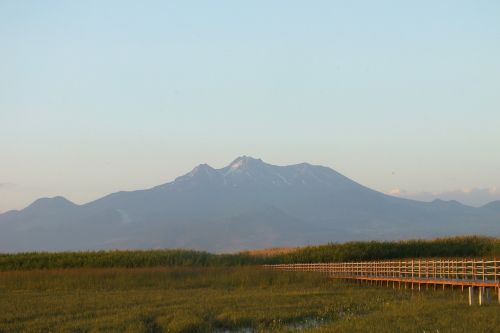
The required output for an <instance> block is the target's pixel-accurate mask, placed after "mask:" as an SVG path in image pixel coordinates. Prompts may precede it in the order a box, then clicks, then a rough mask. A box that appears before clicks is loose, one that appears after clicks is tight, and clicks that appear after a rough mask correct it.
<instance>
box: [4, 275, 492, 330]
mask: <svg viewBox="0 0 500 333" xmlns="http://www.w3.org/2000/svg"><path fill="white" fill-rule="evenodd" d="M499 311H500V306H499V305H498V304H496V303H495V302H493V303H492V305H490V306H485V307H478V306H474V307H469V306H468V305H467V301H466V295H465V293H464V294H462V293H461V292H459V291H453V292H452V291H450V290H446V291H438V292H431V291H429V292H425V291H423V292H416V291H415V292H413V293H412V292H411V291H409V290H393V289H392V288H385V287H375V286H367V285H362V286H360V285H354V284H352V283H346V282H341V281H332V280H330V279H328V278H327V277H326V276H324V275H321V274H318V273H290V272H277V271H267V270H263V269H259V268H256V267H251V266H246V267H198V268H196V267H170V268H98V269H96V268H79V269H55V270H54V269H52V270H47V269H46V270H17V271H4V272H0V332H9V333H10V332H228V331H229V332H253V331H256V332H288V331H298V330H300V331H301V332H498V331H500V316H499V315H498V313H499Z"/></svg>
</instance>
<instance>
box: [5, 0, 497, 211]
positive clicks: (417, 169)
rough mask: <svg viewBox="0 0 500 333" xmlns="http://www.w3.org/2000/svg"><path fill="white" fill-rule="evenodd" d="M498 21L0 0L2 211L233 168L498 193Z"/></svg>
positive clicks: (338, 5)
mask: <svg viewBox="0 0 500 333" xmlns="http://www.w3.org/2000/svg"><path fill="white" fill-rule="evenodd" d="M499 18H500V2H499V1H411V2H410V1H351V0H349V1H290V0H286V1H246V2H243V1H185V0H183V1H123V0H121V1H78V2H77V1H17V0H12V1H8V0H1V1H0V211H5V210H8V209H11V208H22V207H23V206H25V205H27V204H28V203H30V202H31V201H33V200H34V199H35V198H37V197H40V196H53V195H64V196H65V197H67V198H68V199H70V200H73V201H75V202H77V203H83V202H86V201H89V200H91V199H94V198H96V197H98V196H101V195H104V194H107V193H109V192H113V191H117V190H131V189H138V188H144V187H149V186H154V185H157V184H160V183H163V182H166V181H170V180H172V179H173V178H175V177H176V176H178V175H180V174H183V173H185V172H188V171H189V170H190V169H191V168H192V167H194V166H195V165H196V164H199V163H205V162H206V163H209V164H210V165H212V166H214V167H222V166H224V165H226V164H227V163H229V162H230V161H231V160H232V159H234V158H235V157H237V156H239V155H243V154H246V155H251V156H255V157H261V158H263V159H264V160H265V161H267V162H269V163H273V164H291V163H297V162H303V161H308V162H311V163H315V164H322V165H326V166H330V167H332V168H334V169H336V170H337V171H339V172H341V173H343V174H345V175H346V176H348V177H350V178H353V179H355V180H356V181H358V182H361V183H363V184H364V185H367V186H369V187H372V188H374V189H377V190H380V191H383V192H388V191H390V190H393V189H395V188H399V189H402V190H404V191H409V192H441V191H455V190H459V189H464V188H467V189H469V188H483V189H484V188H492V187H495V186H496V187H499V186H500V172H499V171H498V170H500V148H499V147H500V60H499V59H500V19H499ZM499 192H500V191H499ZM498 196H499V198H500V193H499V194H498Z"/></svg>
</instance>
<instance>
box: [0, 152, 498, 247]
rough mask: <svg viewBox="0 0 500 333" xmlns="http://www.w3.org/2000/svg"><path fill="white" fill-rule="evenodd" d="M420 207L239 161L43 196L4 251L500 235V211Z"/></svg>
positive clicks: (13, 228) (5, 223) (2, 228)
mask: <svg viewBox="0 0 500 333" xmlns="http://www.w3.org/2000/svg"><path fill="white" fill-rule="evenodd" d="M496 207H497V206H496V204H494V203H492V204H491V205H489V206H488V205H485V206H483V207H480V208H475V207H470V206H466V205H463V204H461V203H459V202H453V201H442V200H435V201H433V202H430V203H427V202H419V201H414V200H409V199H403V198H398V197H393V196H390V195H387V194H384V193H381V192H377V191H375V190H372V189H370V188H368V187H365V186H363V185H361V184H359V183H357V182H355V181H353V180H351V179H349V178H348V177H346V176H344V175H342V174H340V173H338V172H337V171H335V170H333V169H331V168H327V167H323V166H317V165H311V164H308V163H299V164H293V165H288V166H275V165H272V164H268V163H265V162H264V161H262V160H261V159H255V158H252V157H249V156H240V157H238V158H236V159H235V160H233V161H232V162H231V163H230V164H228V165H227V166H225V167H223V168H219V169H215V168H213V167H211V166H209V165H208V164H199V165H198V166H196V167H195V168H193V169H192V170H191V171H190V172H188V173H186V174H184V175H182V176H179V177H177V178H176V179H175V180H174V181H171V182H167V183H164V184H161V185H158V186H154V187H151V188H148V189H143V190H136V191H121V192H115V193H111V194H109V195H106V196H104V197H101V198H98V199H96V200H94V201H91V202H88V203H85V204H82V205H76V204H74V203H72V202H71V201H69V200H67V199H65V198H63V197H60V196H58V197H55V198H52V199H49V198H42V199H38V200H36V201H35V202H34V203H32V204H31V205H30V206H28V207H26V208H25V209H23V210H20V211H10V212H8V213H4V214H0V251H24V250H68V249H69V250H73V249H101V248H130V247H138V248H155V247H189V248H194V249H201V250H209V251H215V252H220V251H228V250H229V251H238V250H245V249H248V248H258V247H260V248H262V247H276V246H299V245H306V244H318V243H321V242H329V241H345V240H366V239H402V238H415V237H439V236H453V235H457V234H463V233H483V234H488V235H500V223H499V222H498V221H500V219H499V218H500V209H496Z"/></svg>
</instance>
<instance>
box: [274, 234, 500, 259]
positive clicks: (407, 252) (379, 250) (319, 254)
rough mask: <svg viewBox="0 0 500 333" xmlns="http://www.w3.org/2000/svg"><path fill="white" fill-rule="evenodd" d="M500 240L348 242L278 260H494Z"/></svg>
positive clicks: (474, 237)
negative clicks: (460, 258) (443, 258)
mask: <svg viewBox="0 0 500 333" xmlns="http://www.w3.org/2000/svg"><path fill="white" fill-rule="evenodd" d="M495 255H500V239H498V238H488V237H478V236H468V237H452V238H439V239H434V240H409V241H399V242H394V241H393V242H377V241H371V242H347V243H343V244H327V245H320V246H309V247H305V248H302V249H298V250H297V251H294V252H290V253H286V254H283V255H280V256H277V258H275V259H278V260H279V261H280V262H284V263H306V262H344V261H368V260H383V259H399V258H432V257H447V258H449V257H493V256H495Z"/></svg>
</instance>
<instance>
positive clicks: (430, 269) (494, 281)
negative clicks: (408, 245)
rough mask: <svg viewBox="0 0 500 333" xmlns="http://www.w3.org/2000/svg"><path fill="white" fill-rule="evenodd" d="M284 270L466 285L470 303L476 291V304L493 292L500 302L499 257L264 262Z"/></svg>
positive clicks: (413, 284)
mask: <svg viewBox="0 0 500 333" xmlns="http://www.w3.org/2000/svg"><path fill="white" fill-rule="evenodd" d="M265 267H267V268H272V269H277V270H283V271H304V272H320V273H325V274H328V275H329V276H331V277H332V278H336V279H345V280H355V281H360V282H366V283H371V284H380V285H386V286H391V285H392V287H393V288H411V289H418V290H421V289H422V287H425V288H426V289H429V286H431V287H433V289H434V290H435V289H436V288H437V287H438V286H440V287H442V288H443V289H444V288H445V287H446V286H449V287H451V288H454V287H459V288H461V289H462V291H463V290H464V288H468V292H469V304H470V305H472V304H473V302H474V301H473V300H474V294H475V292H476V291H477V294H478V302H479V304H481V305H482V304H485V303H489V302H490V299H491V294H492V291H494V292H496V294H497V297H498V302H499V303H500V260H496V259H493V260H485V259H474V258H466V259H455V258H454V259H412V260H391V261H366V262H343V263H308V264H280V265H265Z"/></svg>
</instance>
